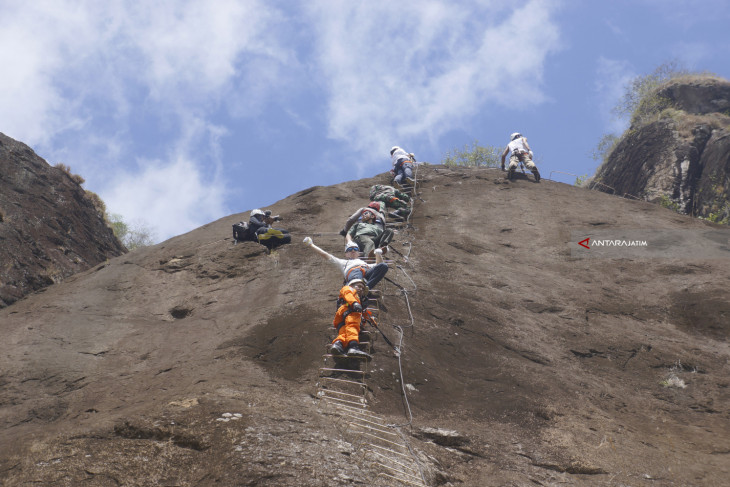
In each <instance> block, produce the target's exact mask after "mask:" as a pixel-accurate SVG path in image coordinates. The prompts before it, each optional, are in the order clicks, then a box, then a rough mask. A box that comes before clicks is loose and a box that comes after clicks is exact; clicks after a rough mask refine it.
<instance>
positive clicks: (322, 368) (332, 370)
mask: <svg viewBox="0 0 730 487" xmlns="http://www.w3.org/2000/svg"><path fill="white" fill-rule="evenodd" d="M319 370H320V371H322V370H326V371H329V372H349V373H352V374H356V373H357V374H362V375H365V372H363V371H362V370H352V369H331V368H328V367H320V369H319Z"/></svg>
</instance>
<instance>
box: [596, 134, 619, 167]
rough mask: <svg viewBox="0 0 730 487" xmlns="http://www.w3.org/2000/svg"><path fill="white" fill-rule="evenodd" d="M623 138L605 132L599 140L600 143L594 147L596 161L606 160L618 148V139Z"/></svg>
mask: <svg viewBox="0 0 730 487" xmlns="http://www.w3.org/2000/svg"><path fill="white" fill-rule="evenodd" d="M619 140H621V139H620V138H619V137H618V136H616V135H614V134H604V135H603V137H601V140H599V141H598V145H596V147H595V148H594V149H593V154H592V157H593V159H594V160H596V161H601V162H606V160H607V159H608V156H610V155H611V152H613V149H615V148H616V145H617V144H618V141H619Z"/></svg>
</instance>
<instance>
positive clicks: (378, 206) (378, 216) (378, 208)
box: [340, 201, 385, 237]
mask: <svg viewBox="0 0 730 487" xmlns="http://www.w3.org/2000/svg"><path fill="white" fill-rule="evenodd" d="M384 208H385V205H384V204H383V203H381V202H380V201H371V202H370V204H369V205H368V206H365V207H363V208H360V209H359V210H357V211H356V212H355V213H353V214H352V215H351V216H350V218H348V219H347V221H346V222H345V227H344V228H343V229H342V230H340V235H342V236H343V237H344V236H345V235H347V232H348V231H350V228H351V227H352V226H353V225H354V224H355V223H357V222H358V221H361V220H362V213H363V212H364V211H365V210H369V209H372V210H375V223H377V224H378V225H380V226H382V227H383V230H385V213H384V212H383V209H384Z"/></svg>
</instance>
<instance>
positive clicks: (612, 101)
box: [595, 57, 637, 134]
mask: <svg viewBox="0 0 730 487" xmlns="http://www.w3.org/2000/svg"><path fill="white" fill-rule="evenodd" d="M636 76H637V75H636V73H634V71H633V69H632V67H631V65H630V64H629V63H628V62H626V61H621V60H615V59H608V58H605V57H600V58H599V59H598V62H597V66H596V78H595V92H596V95H597V99H598V103H597V104H598V110H599V112H600V114H601V117H602V118H603V120H604V123H605V124H606V128H607V130H608V131H609V132H611V133H614V134H621V133H622V132H623V131H624V130H626V128H627V126H628V122H629V121H628V120H627V119H624V118H617V117H616V115H615V114H614V113H613V108H614V107H615V106H616V105H617V103H618V102H619V100H620V99H621V97H622V96H623V95H624V92H625V90H626V87H627V86H628V84H629V83H630V82H631V80H633V79H634V78H635V77H636Z"/></svg>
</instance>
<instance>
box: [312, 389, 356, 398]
mask: <svg viewBox="0 0 730 487" xmlns="http://www.w3.org/2000/svg"><path fill="white" fill-rule="evenodd" d="M327 394H340V395H342V396H349V397H353V398H355V399H358V398H361V397H362V398H364V397H365V395H364V394H362V395H361V394H350V393H349V392H342V391H335V390H333V389H320V392H319V393H318V394H317V395H319V396H320V397H323V396H325V395H327Z"/></svg>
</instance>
